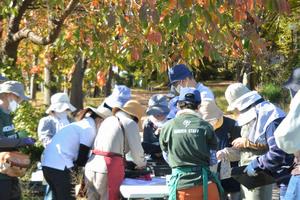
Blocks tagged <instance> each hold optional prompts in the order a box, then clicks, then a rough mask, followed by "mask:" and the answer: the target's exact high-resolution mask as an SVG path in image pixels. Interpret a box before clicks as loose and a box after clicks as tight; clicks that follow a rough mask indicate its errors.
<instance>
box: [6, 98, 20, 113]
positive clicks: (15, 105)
mask: <svg viewBox="0 0 300 200" xmlns="http://www.w3.org/2000/svg"><path fill="white" fill-rule="evenodd" d="M18 107H19V104H18V103H17V102H16V101H15V100H9V103H8V110H9V111H10V112H15V111H16V110H17V108H18Z"/></svg>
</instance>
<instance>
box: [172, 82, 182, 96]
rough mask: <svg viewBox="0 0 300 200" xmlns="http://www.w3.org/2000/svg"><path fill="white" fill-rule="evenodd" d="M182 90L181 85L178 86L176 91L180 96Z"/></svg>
mask: <svg viewBox="0 0 300 200" xmlns="http://www.w3.org/2000/svg"><path fill="white" fill-rule="evenodd" d="M181 88H182V86H181V85H180V84H178V85H177V86H176V87H175V88H174V89H175V91H176V92H177V93H178V94H180V90H181Z"/></svg>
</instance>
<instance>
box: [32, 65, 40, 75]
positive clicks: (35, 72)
mask: <svg viewBox="0 0 300 200" xmlns="http://www.w3.org/2000/svg"><path fill="white" fill-rule="evenodd" d="M40 72H41V69H40V67H39V66H38V65H34V66H32V67H31V68H30V74H38V73H40Z"/></svg>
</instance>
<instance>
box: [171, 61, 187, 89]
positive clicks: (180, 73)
mask: <svg viewBox="0 0 300 200" xmlns="http://www.w3.org/2000/svg"><path fill="white" fill-rule="evenodd" d="M168 76H169V81H170V84H173V83H175V82H177V81H181V80H184V79H185V78H187V77H191V76H193V73H192V72H191V71H190V70H189V68H187V66H186V65H184V64H179V65H175V66H173V67H172V68H170V69H169V71H168Z"/></svg>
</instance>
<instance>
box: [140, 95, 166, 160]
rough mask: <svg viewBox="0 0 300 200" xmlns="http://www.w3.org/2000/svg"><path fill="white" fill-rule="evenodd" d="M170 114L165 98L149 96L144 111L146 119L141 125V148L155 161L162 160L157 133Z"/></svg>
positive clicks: (162, 96)
mask: <svg viewBox="0 0 300 200" xmlns="http://www.w3.org/2000/svg"><path fill="white" fill-rule="evenodd" d="M169 112H170V109H169V108H168V101H167V98H166V97H165V96H164V95H162V94H156V95H153V96H151V98H150V99H149V102H148V108H147V110H146V114H147V116H148V117H147V118H146V119H145V121H144V123H143V142H142V146H143V148H144V151H145V153H146V154H150V155H151V158H152V159H154V160H156V159H158V160H159V159H160V158H162V151H161V148H160V146H159V133H160V131H161V128H162V126H163V125H164V124H165V123H166V122H167V115H168V113H169Z"/></svg>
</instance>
